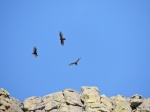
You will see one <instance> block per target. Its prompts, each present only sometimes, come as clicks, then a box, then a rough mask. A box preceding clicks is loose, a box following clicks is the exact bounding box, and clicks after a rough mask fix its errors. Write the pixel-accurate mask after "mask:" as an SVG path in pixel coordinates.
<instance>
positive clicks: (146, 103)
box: [134, 98, 150, 112]
mask: <svg viewBox="0 0 150 112" xmlns="http://www.w3.org/2000/svg"><path fill="white" fill-rule="evenodd" d="M134 112H150V98H147V99H143V103H142V104H141V105H139V106H138V107H137V108H136V109H135V111H134Z"/></svg>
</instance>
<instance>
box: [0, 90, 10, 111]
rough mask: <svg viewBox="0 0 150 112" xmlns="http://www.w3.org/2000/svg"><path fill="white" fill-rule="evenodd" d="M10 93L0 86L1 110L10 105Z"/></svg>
mask: <svg viewBox="0 0 150 112" xmlns="http://www.w3.org/2000/svg"><path fill="white" fill-rule="evenodd" d="M9 96H10V94H9V93H8V92H7V91H6V90H4V89H3V88H0V110H1V111H5V110H7V109H8V108H9V107H10V97H9Z"/></svg>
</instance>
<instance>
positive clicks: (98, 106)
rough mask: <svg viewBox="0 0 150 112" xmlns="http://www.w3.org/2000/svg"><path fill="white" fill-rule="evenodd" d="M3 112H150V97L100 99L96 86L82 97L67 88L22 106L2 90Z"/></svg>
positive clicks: (0, 106) (31, 99) (34, 99)
mask: <svg viewBox="0 0 150 112" xmlns="http://www.w3.org/2000/svg"><path fill="white" fill-rule="evenodd" d="M81 101H82V102H83V103H84V105H83V104H82V102H81ZM0 112H150V98H147V99H144V98H142V96H141V95H138V94H136V95H134V96H132V97H131V98H126V97H124V96H121V95H118V96H115V97H111V98H107V97H106V96H105V95H101V96H100V95H99V90H98V88H96V87H82V93H81V94H80V93H78V92H76V91H74V90H72V89H66V90H64V91H61V92H57V93H53V94H49V95H46V96H43V97H42V98H39V97H30V98H27V99H25V100H24V102H23V103H20V102H19V101H18V100H17V99H15V98H12V97H10V96H9V93H8V92H7V91H5V90H4V89H1V90H0Z"/></svg>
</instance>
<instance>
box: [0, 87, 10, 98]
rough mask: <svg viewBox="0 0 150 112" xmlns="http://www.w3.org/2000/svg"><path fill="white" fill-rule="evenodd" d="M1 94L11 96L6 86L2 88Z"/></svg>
mask: <svg viewBox="0 0 150 112" xmlns="http://www.w3.org/2000/svg"><path fill="white" fill-rule="evenodd" d="M1 95H4V96H6V97H9V96H10V94H9V92H8V91H6V90H5V89H4V88H0V96H1Z"/></svg>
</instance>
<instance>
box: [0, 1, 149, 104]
mask: <svg viewBox="0 0 150 112" xmlns="http://www.w3.org/2000/svg"><path fill="white" fill-rule="evenodd" d="M149 6H150V1H149V0H144V1H142V0H126V1H120V0H113V1H111V0H94V1H93V0H74V1H73V0H72V1H70V0H64V1H60V0H44V1H42V0H32V1H31V0H24V1H23V0H13V1H12V0H1V1H0V69H1V70H0V77H1V78H0V87H2V88H5V89H6V90H7V91H9V92H10V94H11V96H12V97H15V98H18V99H19V100H20V101H23V100H24V99H25V98H28V97H30V96H39V97H42V96H44V95H47V94H50V93H53V92H57V91H62V90H64V89H66V88H72V89H74V90H76V91H79V92H81V86H97V87H98V88H99V89H100V94H105V95H106V96H107V97H111V96H116V95H118V94H122V95H124V96H126V97H131V96H132V95H134V94H141V95H142V96H143V97H150V89H149V85H150V13H149V12H150V7H149ZM59 31H62V32H63V35H64V37H65V38H66V41H65V45H64V46H61V44H60V40H59ZM34 46H36V47H37V52H38V55H39V56H38V57H37V58H35V57H34V56H33V55H32V50H33V47H34ZM79 57H81V60H80V62H79V64H78V66H68V64H69V63H71V62H73V61H76V60H77V59H78V58H79Z"/></svg>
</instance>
